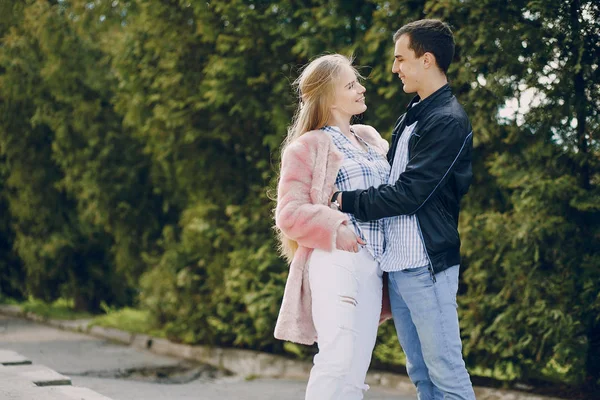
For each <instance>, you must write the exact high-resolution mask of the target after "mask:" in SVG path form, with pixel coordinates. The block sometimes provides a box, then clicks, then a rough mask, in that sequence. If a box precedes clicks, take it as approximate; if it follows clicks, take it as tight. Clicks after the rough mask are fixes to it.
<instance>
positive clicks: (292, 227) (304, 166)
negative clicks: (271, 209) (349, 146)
mask: <svg viewBox="0 0 600 400" xmlns="http://www.w3.org/2000/svg"><path fill="white" fill-rule="evenodd" d="M315 146H316V144H315ZM316 157H317V149H316V148H315V149H312V148H311V145H310V144H309V143H301V142H295V143H292V144H291V145H290V146H289V147H288V148H287V149H286V150H285V152H284V153H283V155H282V160H281V175H280V178H279V186H278V188H277V208H276V209H275V224H276V225H277V227H278V228H279V229H281V231H282V232H283V234H284V235H286V236H287V237H288V238H290V239H292V240H295V241H296V242H297V243H298V244H299V245H300V246H303V247H308V248H313V249H317V248H318V249H323V250H326V251H331V250H333V249H335V242H336V235H337V229H338V227H339V226H340V224H342V223H345V222H347V221H348V217H347V216H346V214H344V213H342V212H340V211H336V210H333V209H331V208H329V207H328V206H327V205H324V204H313V202H312V200H311V195H310V193H311V190H315V189H314V188H312V183H313V173H314V172H315V171H313V170H314V168H315V164H316V161H317V160H316ZM323 164H324V165H325V163H323ZM322 173H325V171H322ZM318 190H323V188H318Z"/></svg>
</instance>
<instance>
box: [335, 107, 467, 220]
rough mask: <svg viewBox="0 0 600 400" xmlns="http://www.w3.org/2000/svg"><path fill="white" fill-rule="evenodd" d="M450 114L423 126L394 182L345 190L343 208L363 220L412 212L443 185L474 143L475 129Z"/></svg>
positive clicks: (410, 213)
mask: <svg viewBox="0 0 600 400" xmlns="http://www.w3.org/2000/svg"><path fill="white" fill-rule="evenodd" d="M464 132H465V129H464V128H463V127H461V126H460V124H459V123H458V122H457V121H456V120H454V119H453V118H451V117H448V116H446V117H445V118H443V117H442V118H438V119H437V120H436V121H432V122H431V123H430V124H428V126H427V127H426V128H424V129H423V130H421V139H419V142H418V143H417V145H416V147H415V149H414V151H413V154H412V155H411V156H412V158H411V159H410V160H409V161H408V164H407V166H406V170H405V171H404V172H403V173H402V174H400V178H399V179H398V180H397V181H396V183H394V184H393V185H381V186H379V187H377V188H374V187H371V188H369V189H367V190H355V191H350V192H343V193H342V196H343V197H342V209H343V211H344V212H347V213H352V214H354V215H355V216H356V218H357V219H359V220H361V221H372V220H376V219H380V218H386V217H393V216H398V215H412V214H414V213H416V212H417V211H418V210H419V209H420V208H421V207H423V205H424V204H425V203H426V202H427V200H429V199H430V198H431V197H432V196H433V195H434V194H435V193H436V191H437V190H438V189H439V188H441V187H443V186H444V185H445V184H446V182H447V181H448V179H449V177H450V176H451V175H452V171H453V169H454V167H455V166H456V164H457V162H458V161H459V159H460V158H461V157H463V156H465V155H467V154H470V152H469V150H470V147H471V146H472V132H469V134H468V135H466V136H465V134H464Z"/></svg>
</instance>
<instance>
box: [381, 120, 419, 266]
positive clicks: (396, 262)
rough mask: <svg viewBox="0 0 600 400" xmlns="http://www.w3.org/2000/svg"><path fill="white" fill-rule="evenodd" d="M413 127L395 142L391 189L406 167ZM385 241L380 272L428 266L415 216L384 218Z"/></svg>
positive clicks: (407, 129)
mask: <svg viewBox="0 0 600 400" xmlns="http://www.w3.org/2000/svg"><path fill="white" fill-rule="evenodd" d="M416 125H417V123H416V122H415V123H414V124H412V125H410V126H407V127H406V128H404V131H403V132H402V136H400V139H399V140H398V145H397V147H396V154H394V161H393V163H392V171H391V173H390V177H389V181H388V182H387V183H389V184H390V185H393V184H395V183H396V181H397V180H398V179H399V178H400V175H401V174H402V173H403V172H404V170H405V169H406V164H408V141H409V139H410V137H411V135H412V133H413V132H414V130H415V127H416ZM382 221H385V222H384V225H385V235H386V236H385V237H386V239H387V248H386V249H385V254H384V255H383V257H382V260H381V269H382V270H384V271H387V272H392V271H400V270H403V269H407V268H418V267H423V266H425V265H428V264H429V258H428V256H427V253H425V247H424V246H423V239H422V238H421V230H420V229H419V225H418V222H417V216H416V215H415V214H413V215H399V216H397V217H390V218H384V219H383V220H382Z"/></svg>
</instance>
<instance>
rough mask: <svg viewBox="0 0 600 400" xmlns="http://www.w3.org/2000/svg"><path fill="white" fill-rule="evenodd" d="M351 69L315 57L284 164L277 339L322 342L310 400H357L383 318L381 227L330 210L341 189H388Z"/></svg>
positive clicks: (379, 143)
mask: <svg viewBox="0 0 600 400" xmlns="http://www.w3.org/2000/svg"><path fill="white" fill-rule="evenodd" d="M358 78H359V74H358V73H357V71H356V70H355V69H354V68H353V67H352V63H351V61H350V60H349V59H348V58H346V57H344V56H341V55H338V54H332V55H325V56H321V57H319V58H317V59H315V60H314V61H312V62H311V63H310V64H308V65H307V66H306V68H305V69H304V70H303V71H302V73H301V75H300V77H299V78H298V79H297V80H296V82H295V84H296V85H297V86H298V89H299V93H300V104H299V107H298V110H297V112H296V115H295V117H294V119H293V121H292V124H291V126H290V128H289V129H288V136H287V138H286V140H285V142H284V146H283V150H282V160H281V175H280V180H279V185H278V195H277V208H276V211H275V221H276V226H277V228H278V229H279V236H280V239H281V245H282V251H283V253H284V255H286V257H287V258H288V260H289V261H291V266H290V272H289V275H288V280H287V283H286V287H285V293H284V297H283V302H282V305H281V310H280V312H279V318H278V320H277V325H276V327H275V337H276V338H278V339H282V340H289V341H293V342H296V343H302V344H307V345H311V344H313V343H314V342H315V341H317V343H318V347H319V352H318V354H317V355H316V356H315V358H314V366H313V368H312V370H311V373H310V379H309V382H308V386H307V389H306V399H307V400H329V399H344V400H354V399H362V398H363V394H364V391H366V390H367V389H368V386H367V385H365V383H364V380H365V376H366V373H367V369H368V367H369V364H370V361H371V354H372V352H373V347H374V345H375V340H376V336H377V326H378V323H379V321H380V315H381V312H382V307H381V305H382V286H383V285H382V272H381V270H380V269H379V266H378V260H379V258H380V256H381V254H382V252H383V248H384V234H383V225H382V223H383V222H382V221H374V222H368V223H363V222H358V221H356V220H355V219H354V217H353V216H350V215H347V214H344V213H342V212H340V211H338V210H337V209H336V207H335V201H334V203H333V205H330V199H331V196H332V194H333V193H334V189H335V188H336V187H337V188H338V189H339V190H354V189H366V188H368V187H370V186H378V185H381V184H383V183H386V182H387V179H388V175H389V172H390V166H389V164H388V162H387V159H386V156H385V155H386V153H387V149H388V143H387V142H386V141H385V140H383V139H382V138H381V137H380V136H379V134H378V133H377V131H376V130H375V129H373V128H371V127H369V126H365V125H354V126H351V125H350V120H351V118H352V117H353V116H354V115H358V114H362V113H363V112H364V111H365V110H366V109H367V106H366V105H365V96H364V94H365V88H364V87H363V86H362V85H361V84H360V83H359V81H358Z"/></svg>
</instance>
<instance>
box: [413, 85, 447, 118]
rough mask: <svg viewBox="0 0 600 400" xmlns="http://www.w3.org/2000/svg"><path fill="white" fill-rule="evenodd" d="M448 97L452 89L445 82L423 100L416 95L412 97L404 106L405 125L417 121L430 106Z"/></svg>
mask: <svg viewBox="0 0 600 400" xmlns="http://www.w3.org/2000/svg"><path fill="white" fill-rule="evenodd" d="M450 97H452V90H451V89H450V85H449V84H447V83H446V84H445V85H444V86H442V87H441V88H439V89H438V90H436V91H435V92H433V93H432V94H431V95H430V96H429V97H427V98H426V99H424V100H421V98H420V97H419V96H418V95H417V96H415V97H413V99H412V100H411V101H410V103H408V106H407V107H406V108H407V111H406V125H407V126H408V125H412V124H413V123H415V122H417V121H418V120H419V118H420V117H422V116H424V115H426V114H427V112H428V111H429V110H431V108H432V107H435V106H437V105H439V104H440V103H442V102H444V101H445V100H447V99H449V98H450Z"/></svg>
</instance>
